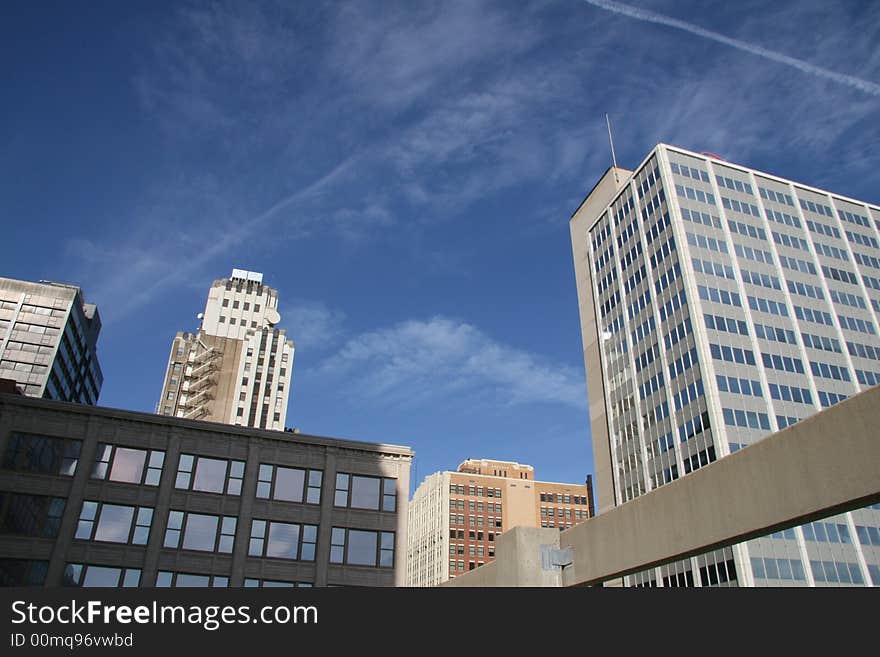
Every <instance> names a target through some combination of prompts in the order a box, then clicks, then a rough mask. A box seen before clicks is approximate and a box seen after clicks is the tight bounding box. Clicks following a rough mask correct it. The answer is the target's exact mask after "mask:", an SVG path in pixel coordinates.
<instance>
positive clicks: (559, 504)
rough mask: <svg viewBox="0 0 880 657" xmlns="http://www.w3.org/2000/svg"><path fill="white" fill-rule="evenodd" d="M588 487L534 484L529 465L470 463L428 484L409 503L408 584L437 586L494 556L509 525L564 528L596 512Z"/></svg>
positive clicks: (436, 475) (432, 478) (433, 477)
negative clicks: (497, 540)
mask: <svg viewBox="0 0 880 657" xmlns="http://www.w3.org/2000/svg"><path fill="white" fill-rule="evenodd" d="M593 511H594V507H593V490H592V480H591V478H590V477H589V476H588V477H587V481H586V484H562V483H552V482H545V481H535V471H534V468H532V466H530V465H522V464H519V463H515V462H512V461H492V460H487V459H468V460H467V461H464V462H463V463H461V465H459V466H458V470H457V471H456V472H448V471H447V472H436V473H434V474H432V475H430V476H429V477H427V478H426V479H425V481H423V482H422V483H421V485H420V486H419V487H418V489H417V490H416V492H415V494H414V495H413V499H412V502H411V503H410V506H409V520H408V524H409V528H408V531H407V534H408V543H407V566H406V567H407V573H406V583H407V586H437V585H439V584H441V583H443V582H445V581H447V580H449V579H450V578H453V577H455V576H456V575H459V574H463V573H465V572H468V571H469V570H473V569H474V568H477V567H479V566H481V565H483V564H485V563H488V562H490V561H493V560H494V558H495V539H496V538H497V536H498V535H499V534H501V533H502V532H504V531H507V530H508V529H510V528H512V527H519V526H523V527H548V528H557V527H558V528H559V529H560V530H562V529H565V528H567V527H571V526H572V525H575V524H577V523H579V522H582V521H584V520H586V519H587V518H589V517H591V516H592V515H593Z"/></svg>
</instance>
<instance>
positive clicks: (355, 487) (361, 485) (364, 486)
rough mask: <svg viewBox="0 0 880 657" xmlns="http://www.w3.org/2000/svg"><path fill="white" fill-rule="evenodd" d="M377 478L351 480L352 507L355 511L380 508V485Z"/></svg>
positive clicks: (354, 478)
mask: <svg viewBox="0 0 880 657" xmlns="http://www.w3.org/2000/svg"><path fill="white" fill-rule="evenodd" d="M381 481H382V480H381V479H378V478H376V477H356V476H355V477H352V478H351V507H352V508H355V509H378V508H379V485H380V483H381Z"/></svg>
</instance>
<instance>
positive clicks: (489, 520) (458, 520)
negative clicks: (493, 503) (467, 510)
mask: <svg viewBox="0 0 880 657" xmlns="http://www.w3.org/2000/svg"><path fill="white" fill-rule="evenodd" d="M449 524H450V525H464V524H465V519H464V514H461V513H458V514H456V513H450V514H449ZM467 524H468V525H469V526H471V527H484V526H485V527H501V516H498V517H495V516H488V517H487V516H471V515H469V516H468V519H467Z"/></svg>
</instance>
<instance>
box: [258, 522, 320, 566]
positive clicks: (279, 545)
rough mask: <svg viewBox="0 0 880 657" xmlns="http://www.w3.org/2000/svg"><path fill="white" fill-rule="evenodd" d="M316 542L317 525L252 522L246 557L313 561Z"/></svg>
mask: <svg viewBox="0 0 880 657" xmlns="http://www.w3.org/2000/svg"><path fill="white" fill-rule="evenodd" d="M267 534H268V538H267ZM317 541H318V526H317V525H298V524H292V523H287V522H270V521H268V520H254V521H253V522H252V523H251V538H250V543H249V544H248V555H249V556H251V557H275V558H277V559H295V560H299V561H314V560H315V544H316V543H317Z"/></svg>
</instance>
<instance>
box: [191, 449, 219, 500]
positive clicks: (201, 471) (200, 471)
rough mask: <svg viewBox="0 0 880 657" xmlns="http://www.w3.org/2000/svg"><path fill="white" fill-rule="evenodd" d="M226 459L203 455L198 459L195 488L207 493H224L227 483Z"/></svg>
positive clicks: (193, 487)
mask: <svg viewBox="0 0 880 657" xmlns="http://www.w3.org/2000/svg"><path fill="white" fill-rule="evenodd" d="M226 466H227V464H226V461H225V460H222V459H209V458H205V457H204V456H201V457H199V458H198V460H197V461H196V476H195V480H194V481H193V486H192V489H193V490H198V491H204V492H206V493H222V492H223V490H224V488H225V484H226Z"/></svg>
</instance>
